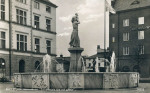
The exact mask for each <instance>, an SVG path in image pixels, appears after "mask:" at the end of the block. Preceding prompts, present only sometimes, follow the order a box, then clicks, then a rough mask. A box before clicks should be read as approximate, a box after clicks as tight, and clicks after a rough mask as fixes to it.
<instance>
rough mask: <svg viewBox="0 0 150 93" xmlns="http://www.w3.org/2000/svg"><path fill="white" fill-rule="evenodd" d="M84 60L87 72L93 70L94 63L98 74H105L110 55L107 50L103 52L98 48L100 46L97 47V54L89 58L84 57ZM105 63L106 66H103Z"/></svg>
mask: <svg viewBox="0 0 150 93" xmlns="http://www.w3.org/2000/svg"><path fill="white" fill-rule="evenodd" d="M84 60H85V62H86V69H87V71H89V72H93V68H94V65H93V64H94V62H96V64H95V65H97V66H98V69H99V71H100V72H106V65H107V63H109V62H108V61H110V54H109V49H107V50H106V51H104V49H101V48H100V45H98V46H97V53H96V54H94V55H92V56H89V57H86V56H85V57H84ZM105 63H106V64H105Z"/></svg>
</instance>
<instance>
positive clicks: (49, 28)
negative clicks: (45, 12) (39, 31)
mask: <svg viewBox="0 0 150 93" xmlns="http://www.w3.org/2000/svg"><path fill="white" fill-rule="evenodd" d="M46 29H47V31H51V20H49V19H46Z"/></svg>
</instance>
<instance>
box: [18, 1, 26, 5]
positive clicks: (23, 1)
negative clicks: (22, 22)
mask: <svg viewBox="0 0 150 93" xmlns="http://www.w3.org/2000/svg"><path fill="white" fill-rule="evenodd" d="M16 1H18V2H21V3H24V4H26V0H16Z"/></svg>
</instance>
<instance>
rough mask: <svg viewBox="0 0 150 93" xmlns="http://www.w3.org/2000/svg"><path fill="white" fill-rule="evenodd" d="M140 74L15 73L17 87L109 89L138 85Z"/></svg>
mask: <svg viewBox="0 0 150 93" xmlns="http://www.w3.org/2000/svg"><path fill="white" fill-rule="evenodd" d="M138 84H139V74H138V73H136V72H133V73H132V72H129V73H121V72H119V73H92V72H91V73H78V72H75V73H72V72H71V73H15V74H14V86H15V87H16V88H38V89H80V88H81V89H109V88H133V87H138Z"/></svg>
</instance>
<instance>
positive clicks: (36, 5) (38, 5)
mask: <svg viewBox="0 0 150 93" xmlns="http://www.w3.org/2000/svg"><path fill="white" fill-rule="evenodd" d="M34 8H36V9H40V4H39V2H37V1H34Z"/></svg>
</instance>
